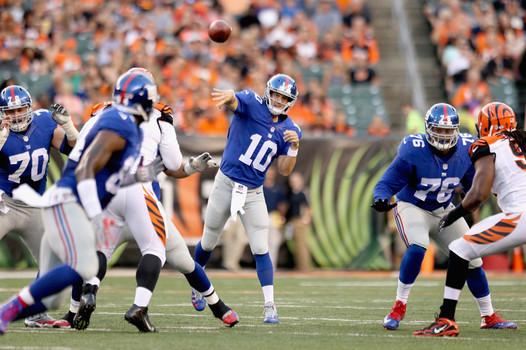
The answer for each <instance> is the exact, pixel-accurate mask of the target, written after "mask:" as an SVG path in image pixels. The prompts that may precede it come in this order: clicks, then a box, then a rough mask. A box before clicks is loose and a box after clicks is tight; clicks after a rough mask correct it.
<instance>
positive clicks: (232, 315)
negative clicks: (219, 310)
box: [221, 309, 239, 327]
mask: <svg viewBox="0 0 526 350" xmlns="http://www.w3.org/2000/svg"><path fill="white" fill-rule="evenodd" d="M221 321H222V322H223V324H224V325H225V326H227V327H234V326H235V325H236V324H237V323H238V322H239V317H237V313H236V312H235V311H234V310H232V309H230V310H228V311H227V312H226V313H225V314H224V315H223V317H221Z"/></svg>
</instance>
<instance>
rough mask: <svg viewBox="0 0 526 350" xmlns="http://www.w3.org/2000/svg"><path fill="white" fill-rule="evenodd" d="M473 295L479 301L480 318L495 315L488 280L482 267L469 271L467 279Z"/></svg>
mask: <svg viewBox="0 0 526 350" xmlns="http://www.w3.org/2000/svg"><path fill="white" fill-rule="evenodd" d="M466 282H467V285H468V288H469V290H470V291H471V294H473V296H474V297H475V299H476V300H477V304H478V307H479V311H480V316H490V315H493V313H494V311H493V305H492V304H491V294H490V292H489V285H488V279H487V278H486V273H485V272H484V269H483V268H482V267H477V268H475V269H469V270H468V276H467V278H466Z"/></svg>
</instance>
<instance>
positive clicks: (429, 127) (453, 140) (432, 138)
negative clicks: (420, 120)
mask: <svg viewBox="0 0 526 350" xmlns="http://www.w3.org/2000/svg"><path fill="white" fill-rule="evenodd" d="M425 122H426V140H427V142H429V144H430V145H431V146H433V147H435V148H436V149H437V150H439V151H446V150H448V149H450V148H452V147H454V146H455V145H456V144H457V141H458V136H459V134H460V131H459V128H460V122H459V117H458V113H457V110H456V109H455V108H454V107H453V106H451V105H449V104H447V103H437V104H435V105H433V106H432V107H431V108H429V110H428V111H427V113H426V118H425Z"/></svg>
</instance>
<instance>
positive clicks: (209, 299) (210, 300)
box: [203, 289, 220, 306]
mask: <svg viewBox="0 0 526 350" xmlns="http://www.w3.org/2000/svg"><path fill="white" fill-rule="evenodd" d="M203 297H204V298H205V300H206V303H207V304H208V305H209V306H212V305H214V304H216V303H217V302H218V301H219V300H220V299H219V297H218V296H217V293H216V292H215V290H213V289H212V292H211V293H209V294H207V295H206V296H204V295H203Z"/></svg>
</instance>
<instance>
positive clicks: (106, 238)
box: [91, 213, 117, 251]
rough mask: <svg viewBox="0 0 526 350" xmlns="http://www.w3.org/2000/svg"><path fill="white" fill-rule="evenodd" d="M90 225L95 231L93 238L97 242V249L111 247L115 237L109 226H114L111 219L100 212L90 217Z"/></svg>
mask: <svg viewBox="0 0 526 350" xmlns="http://www.w3.org/2000/svg"><path fill="white" fill-rule="evenodd" d="M91 225H92V226H93V231H94V232H95V239H96V242H97V250H99V251H100V250H101V249H102V248H113V247H114V246H115V242H116V241H117V237H116V236H115V235H114V234H113V232H112V230H111V228H112V226H114V222H113V220H112V219H110V218H107V217H106V215H105V214H104V213H100V214H99V215H97V216H95V217H94V218H93V219H91Z"/></svg>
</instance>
